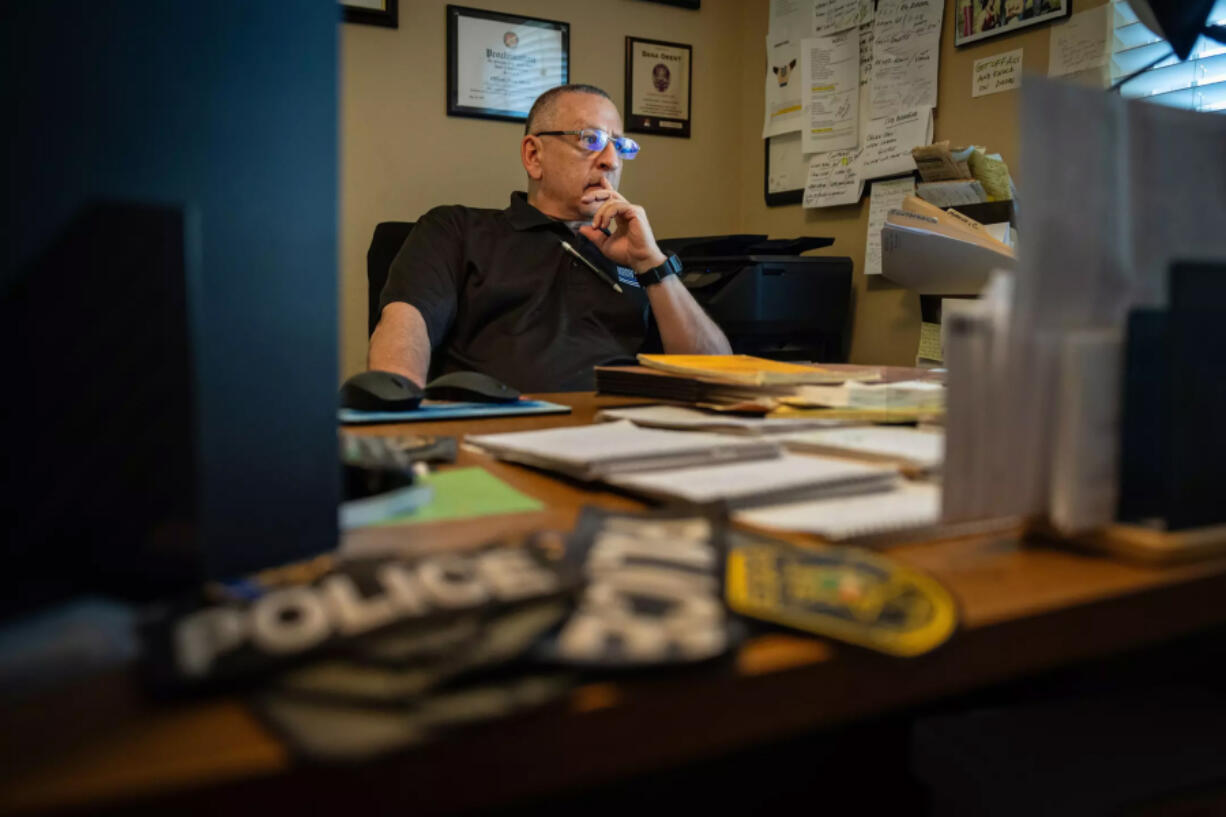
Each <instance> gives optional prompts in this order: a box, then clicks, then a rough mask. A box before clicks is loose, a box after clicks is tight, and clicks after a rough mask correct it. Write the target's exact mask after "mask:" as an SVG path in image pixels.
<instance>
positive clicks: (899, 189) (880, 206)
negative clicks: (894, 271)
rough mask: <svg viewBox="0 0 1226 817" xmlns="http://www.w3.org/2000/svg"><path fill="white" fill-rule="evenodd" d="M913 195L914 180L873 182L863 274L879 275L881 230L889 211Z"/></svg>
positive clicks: (870, 194)
mask: <svg viewBox="0 0 1226 817" xmlns="http://www.w3.org/2000/svg"><path fill="white" fill-rule="evenodd" d="M913 195H915V179H912V178H907V179H895V180H893V181H888V182H873V186H872V190H871V191H870V193H869V202H868V240H867V241H865V243H864V274H865V275H880V274H881V228H882V227H883V226H884V225H885V217H886V216H887V215H889V214H890V210H892V209H894V208H895V207H901V206H902V200H903V199H905V198H906V197H907V196H913Z"/></svg>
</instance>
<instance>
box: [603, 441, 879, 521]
mask: <svg viewBox="0 0 1226 817" xmlns="http://www.w3.org/2000/svg"><path fill="white" fill-rule="evenodd" d="M897 481H898V471H897V469H895V468H892V467H889V466H881V465H866V464H864V463H858V462H850V461H848V460H838V459H831V458H828V457H806V456H796V455H789V454H785V455H783V456H782V457H779V458H777V459H771V460H757V461H754V462H736V463H728V464H725V465H707V466H703V467H691V468H670V469H668V470H664V471H649V472H646V473H640V474H624V475H617V476H611V477H609V478H607V479H606V482H608V483H609V484H610V485H615V486H617V487H618V488H622V489H625V490H628V491H631V492H632V493H636V494H641V495H643V496H647V497H650V498H653V499H665V500H680V501H682V502H688V503H692V504H696V505H707V504H722V505H725V506H727V507H733V508H736V507H746V506H750V505H761V504H764V503H779V502H787V501H791V500H794V499H800V498H802V497H805V498H811V497H815V496H844V495H847V494H857V493H863V492H865V491H884V490H888V489H889V488H891V487H893V486H894V484H895V483H896V482H897Z"/></svg>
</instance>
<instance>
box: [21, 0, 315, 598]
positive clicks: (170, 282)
mask: <svg viewBox="0 0 1226 817" xmlns="http://www.w3.org/2000/svg"><path fill="white" fill-rule="evenodd" d="M338 18H339V12H338V7H337V6H336V4H335V3H331V2H317V3H310V4H295V5H294V8H293V11H292V12H288V11H287V7H286V6H285V4H284V3H281V2H274V0H219V1H218V2H210V3H151V2H137V0H70V2H61V3H54V4H48V3H25V4H18V5H16V6H12V7H9V8H7V9H6V11H5V25H4V35H3V36H4V51H5V58H4V59H5V64H6V68H7V69H8V70H6V72H5V74H6V76H5V79H4V82H5V87H4V100H3V101H4V109H5V111H6V118H7V122H8V124H7V126H6V128H5V129H4V131H5V132H4V135H3V137H2V138H3V139H4V142H5V147H6V150H5V151H4V161H5V171H4V176H5V179H6V183H5V211H4V223H5V230H4V233H3V234H4V235H5V242H6V244H7V246H6V251H5V252H4V253H3V255H2V262H3V267H2V268H0V311H2V313H3V314H2V315H0V337H2V338H3V345H2V346H0V356H2V358H3V360H4V371H5V380H6V388H5V392H6V397H5V399H4V400H3V401H0V402H3V404H4V406H5V410H4V414H3V417H4V420H5V422H4V425H3V427H2V433H4V434H5V435H6V436H7V438H8V443H7V445H6V449H7V450H6V457H5V459H6V465H5V469H4V473H5V484H4V487H3V491H0V495H2V496H3V498H2V499H0V513H3V517H4V519H5V520H6V521H5V527H6V529H7V530H8V533H6V538H5V542H4V545H3V547H4V550H3V555H4V557H5V563H4V570H3V571H0V615H8V614H12V613H13V612H15V611H18V610H22V609H28V608H30V607H32V606H35V605H38V604H41V603H44V602H47V601H50V600H53V599H55V598H58V597H62V596H64V595H67V594H70V593H77V592H81V591H98V592H104V593H116V592H117V593H120V594H124V595H128V596H133V597H142V596H154V595H164V594H169V593H173V592H175V591H176V590H177V589H179V588H180V587H182V586H184V585H186V584H190V583H192V582H194V581H197V580H199V579H201V578H205V577H222V576H229V575H234V574H237V573H241V572H245V571H249V570H253V569H256V568H259V567H263V566H266V565H271V564H277V563H282V562H285V561H288V560H291V559H294V558H297V557H301V556H306V555H309V554H313V553H318V552H320V551H324V550H327V549H330V548H332V547H335V545H336V535H337V532H336V530H337V529H336V505H337V498H338V485H339V468H338V463H337V442H336V428H335V426H336V417H335V410H336V385H337V375H338V365H337V274H336V270H337V264H336V260H337V223H338V220H337V149H338V144H337V24H338Z"/></svg>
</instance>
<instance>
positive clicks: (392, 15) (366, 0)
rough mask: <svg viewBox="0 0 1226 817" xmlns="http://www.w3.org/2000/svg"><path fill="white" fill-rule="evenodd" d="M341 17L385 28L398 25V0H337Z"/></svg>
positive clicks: (352, 21) (397, 26)
mask: <svg viewBox="0 0 1226 817" xmlns="http://www.w3.org/2000/svg"><path fill="white" fill-rule="evenodd" d="M337 2H338V3H340V6H341V19H343V20H344V21H345V22H346V23H361V24H363V25H368V26H383V27H385V28H399V27H400V0H337Z"/></svg>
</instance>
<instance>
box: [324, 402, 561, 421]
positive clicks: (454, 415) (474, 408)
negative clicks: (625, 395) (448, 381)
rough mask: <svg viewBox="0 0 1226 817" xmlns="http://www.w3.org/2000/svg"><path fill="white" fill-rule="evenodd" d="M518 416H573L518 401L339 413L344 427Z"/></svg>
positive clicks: (553, 407) (425, 404) (540, 404)
mask: <svg viewBox="0 0 1226 817" xmlns="http://www.w3.org/2000/svg"><path fill="white" fill-rule="evenodd" d="M517 414H570V406H563V405H560V404H558V403H550V402H549V401H547V400H516V401H515V402H513V403H451V402H444V401H441V400H440V401H434V400H422V401H421V405H420V406H418V407H417V408H415V409H410V410H409V411H359V410H357V409H348V408H343V409H339V410H338V411H337V418H338V419H339V420H340V421H341V422H342V423H348V424H358V423H425V422H430V421H432V420H464V419H472V418H475V417H514V416H515V415H517Z"/></svg>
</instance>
